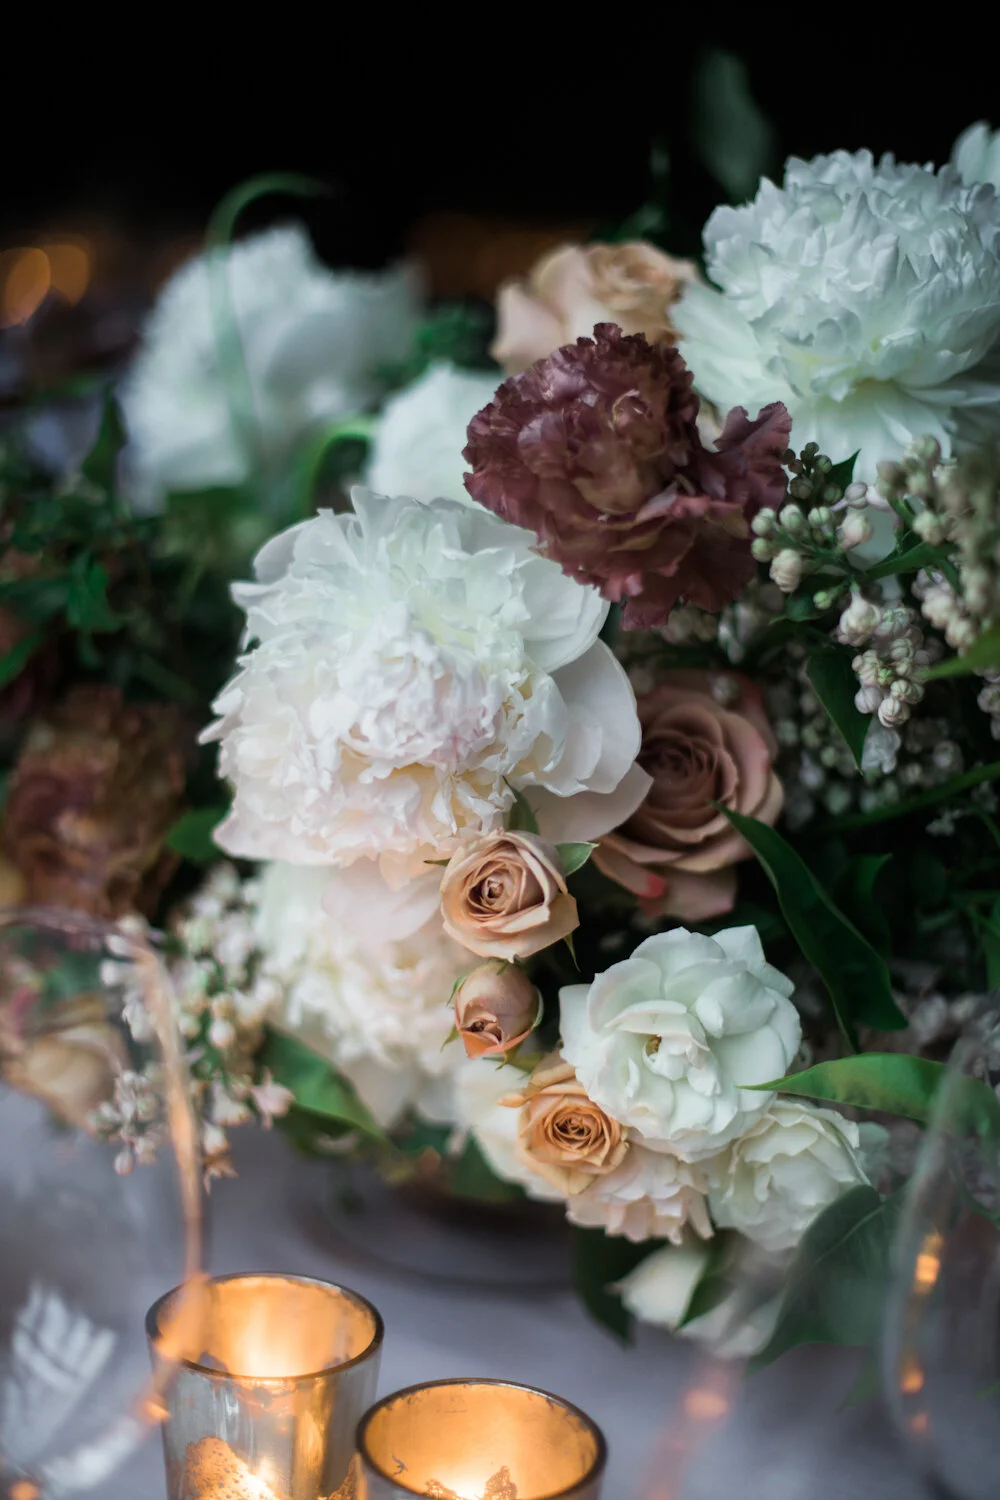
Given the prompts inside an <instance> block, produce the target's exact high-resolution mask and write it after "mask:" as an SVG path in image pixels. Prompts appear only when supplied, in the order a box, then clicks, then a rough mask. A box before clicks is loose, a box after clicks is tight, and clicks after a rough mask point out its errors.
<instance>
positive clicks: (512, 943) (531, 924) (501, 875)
mask: <svg viewBox="0 0 1000 1500" xmlns="http://www.w3.org/2000/svg"><path fill="white" fill-rule="evenodd" d="M441 915H442V917H443V918H444V925H445V930H446V931H447V932H448V934H449V936H450V937H453V938H454V939H455V940H456V942H459V943H461V944H462V945H463V946H464V947H466V948H468V949H469V951H470V953H478V954H480V956H481V957H483V958H506V959H512V958H527V957H528V956H529V954H532V953H538V952H539V950H540V949H542V948H548V947H549V946H550V945H551V944H552V943H555V942H558V940H559V939H560V938H563V937H566V936H567V935H568V934H569V933H571V932H572V931H573V930H574V928H576V927H578V926H579V925H580V919H579V917H578V915H577V910H576V902H575V900H574V899H573V897H572V896H571V895H570V894H569V892H568V891H567V889H566V877H565V875H564V874H563V869H562V863H561V861H560V859H559V854H558V851H557V850H556V848H555V845H554V844H547V843H546V842H545V840H544V839H540V838H539V837H538V835H537V834H533V833H491V834H487V835H486V837H485V838H481V839H476V841H475V842H474V843H472V844H467V845H466V846H465V847H464V848H463V849H460V850H459V851H458V853H457V854H454V855H453V856H452V858H451V860H450V861H449V864H448V867H447V869H446V870H445V872H444V879H443V880H442V882H441Z"/></svg>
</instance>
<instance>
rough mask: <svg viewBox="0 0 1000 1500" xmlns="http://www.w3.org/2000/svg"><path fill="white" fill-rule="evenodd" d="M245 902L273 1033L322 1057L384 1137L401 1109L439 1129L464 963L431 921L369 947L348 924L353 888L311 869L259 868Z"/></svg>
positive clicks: (356, 903) (358, 894) (356, 906)
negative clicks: (453, 1000) (250, 901)
mask: <svg viewBox="0 0 1000 1500" xmlns="http://www.w3.org/2000/svg"><path fill="white" fill-rule="evenodd" d="M254 895H255V899H254V923H253V935H254V939H255V942H256V945H257V948H258V951H259V955H260V965H261V973H262V974H263V975H265V976H266V977H267V979H268V980H270V981H272V982H273V984H274V988H275V991H276V993H277V994H279V995H280V997H281V998H280V1000H278V1001H277V1002H276V1004H275V1007H274V1009H273V1011H272V1016H271V1020H272V1023H273V1024H274V1025H276V1026H277V1027H278V1028H279V1029H281V1030H283V1031H288V1032H291V1033H293V1034H294V1035H296V1036H299V1037H300V1038H301V1039H302V1040H303V1041H305V1042H306V1043H308V1045H310V1046H311V1047H313V1048H314V1049H315V1050H316V1051H318V1052H321V1053H322V1054H323V1055H324V1056H326V1057H327V1058H329V1060H330V1061H331V1062H332V1063H333V1064H334V1066H335V1067H336V1068H337V1070H338V1071H339V1072H340V1073H342V1074H343V1075H344V1076H345V1077H346V1078H347V1079H348V1080H349V1081H350V1082H351V1083H352V1084H353V1085H354V1087H355V1089H356V1090H357V1092H358V1094H359V1096H360V1097H361V1099H362V1101H363V1102H364V1103H365V1104H366V1105H367V1106H368V1108H369V1109H370V1110H371V1112H372V1114H373V1115H374V1116H375V1118H376V1119H377V1120H378V1121H379V1123H380V1124H381V1125H383V1126H385V1127H386V1128H389V1127H391V1126H392V1125H394V1124H395V1123H396V1122H397V1121H398V1120H399V1118H400V1117H401V1115H402V1114H403V1113H404V1112H405V1110H406V1109H407V1108H410V1107H415V1108H417V1109H418V1110H419V1111H420V1112H421V1113H424V1114H426V1115H429V1116H430V1117H431V1118H434V1119H439V1118H442V1117H443V1118H444V1119H445V1120H446V1121H448V1122H450V1119H451V1114H450V1098H449V1096H450V1077H451V1074H452V1073H453V1072H454V1071H455V1069H456V1068H457V1067H459V1066H461V1065H462V1064H463V1063H464V1061H465V1053H464V1050H463V1048H462V1046H461V1044H460V1043H458V1042H456V1041H451V1042H449V1041H448V1038H449V1036H450V1035H451V1031H452V1028H453V1025H454V1019H455V1018H454V1012H453V1010H452V1007H451V1006H450V1005H449V1003H448V999H449V996H450V994H451V990H452V986H453V985H454V983H455V980H456V979H457V978H458V976H459V975H460V974H461V973H462V972H463V971H464V970H465V969H466V968H467V967H468V954H467V953H466V952H465V950H464V948H461V947H460V946H459V945H458V944H457V943H454V942H452V940H451V939H450V938H449V937H447V936H446V934H445V931H444V928H443V927H442V925H441V919H440V917H439V916H437V915H435V916H434V917H433V918H432V920H431V921H430V922H428V923H427V924H426V925H425V926H423V927H422V928H420V929H419V930H418V931H417V932H415V933H412V934H410V935H407V936H405V937H403V938H396V937H395V936H394V935H393V933H392V932H391V930H389V931H384V933H383V935H382V937H381V938H378V937H375V936H374V935H373V934H371V933H370V932H368V931H367V929H365V927H364V926H363V925H362V926H360V927H359V924H358V922H357V921H356V918H357V916H358V915H359V914H361V915H363V910H364V907H365V906H366V904H367V902H366V897H365V891H364V887H363V886H362V887H361V888H360V889H359V887H358V884H357V882H356V881H355V879H354V878H353V876H352V875H348V874H344V873H342V872H340V871H337V870H326V869H319V868H316V867H315V866H303V865H287V864H281V863H275V864H271V865H268V866H266V867H265V869H264V870H263V872H262V874H261V876H260V878H259V880H258V881H257V882H256V891H255V893H254Z"/></svg>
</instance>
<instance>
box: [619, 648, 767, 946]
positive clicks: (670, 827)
mask: <svg viewBox="0 0 1000 1500" xmlns="http://www.w3.org/2000/svg"><path fill="white" fill-rule="evenodd" d="M717 695H718V696H717ZM720 697H721V698H722V699H723V700H724V701H725V703H726V704H728V705H729V706H726V707H724V706H723V702H720V701H719V699H720ZM638 708H639V719H640V722H641V724H642V749H641V750H640V752H639V764H640V765H641V766H642V767H643V768H644V769H645V770H646V771H648V772H649V774H650V775H651V776H652V778H653V784H652V786H651V787H650V789H649V792H648V793H647V795H646V800H645V801H644V802H643V803H642V804H641V805H640V807H639V809H638V811H637V812H635V813H634V814H633V815H632V817H631V818H629V820H628V822H627V823H625V824H623V826H622V827H621V828H619V829H617V830H616V832H614V833H612V834H609V835H608V836H607V837H606V838H604V839H602V841H601V844H600V847H599V848H598V849H597V850H596V851H595V853H594V862H595V864H597V865H598V867H599V868H600V869H601V870H603V871H604V873H605V874H606V875H609V876H610V877H611V878H612V879H613V880H617V881H618V883H619V884H620V885H623V886H625V887H626V888H627V889H628V890H630V891H634V892H635V893H636V895H637V896H639V897H640V898H641V899H642V904H643V907H644V908H645V910H646V911H647V912H649V913H650V914H651V915H657V916H672V917H679V918H680V919H681V920H682V921H685V922H702V921H705V920H707V919H708V918H709V917H715V916H719V915H720V914H721V913H722V912H727V911H729V910H731V908H732V905H733V901H734V899H735V895H736V871H735V869H734V865H735V863H736V862H737V861H738V860H741V859H747V858H748V857H749V856H750V853H751V850H750V848H749V846H748V845H747V843H746V842H745V840H744V839H742V838H741V837H740V835H739V834H738V833H737V832H736V830H735V829H734V828H733V826H732V824H731V823H730V822H729V821H728V819H727V818H725V817H724V816H723V814H722V813H721V812H719V811H718V809H717V808H716V807H715V805H714V804H715V803H720V804H721V805H722V806H724V807H728V808H731V809H732V810H733V812H738V813H744V814H745V815H747V816H749V817H752V818H758V819H759V820H760V821H761V822H762V823H773V822H774V821H775V819H776V818H777V816H778V813H779V812H780V811H781V805H782V801H783V797H784V793H783V791H782V787H781V782H780V781H779V780H778V778H777V776H776V775H775V773H774V766H773V762H774V757H775V755H776V754H777V748H778V747H777V742H776V740H775V738H774V735H773V733H772V731H771V727H770V725H769V724H768V722H767V718H766V717H765V714H764V708H763V704H762V702H761V698H760V693H759V691H758V689H757V687H756V686H755V685H754V684H753V683H752V682H750V681H749V680H748V679H747V678H745V677H738V676H735V675H733V674H732V673H726V674H724V675H713V674H712V673H709V672H672V673H670V674H669V676H668V677H667V678H666V680H665V681H664V682H663V683H661V684H660V685H659V686H658V687H656V688H654V689H653V691H652V692H650V693H647V694H646V695H645V697H643V698H640V699H639V702H638Z"/></svg>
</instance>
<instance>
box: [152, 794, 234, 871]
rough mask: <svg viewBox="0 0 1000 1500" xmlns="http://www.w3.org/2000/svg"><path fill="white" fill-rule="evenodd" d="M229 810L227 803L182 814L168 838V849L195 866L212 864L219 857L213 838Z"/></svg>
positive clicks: (198, 808) (194, 809) (197, 808)
mask: <svg viewBox="0 0 1000 1500" xmlns="http://www.w3.org/2000/svg"><path fill="white" fill-rule="evenodd" d="M228 811H229V808H228V807H227V806H226V805H225V803H219V804H218V805H217V806H215V807H196V808H193V809H192V810H191V811H190V812H186V813H182V814H181V816H180V817H179V818H178V819H177V822H176V823H175V824H174V825H173V827H172V828H171V830H170V832H169V833H168V834H167V837H166V845H167V848H168V849H172V850H173V851H174V853H175V854H179V855H181V857H182V858H183V859H189V860H190V861H191V863H192V864H195V865H207V864H211V862H212V861H213V860H216V859H218V857H219V846H218V844H216V842H215V840H214V839H213V837H212V834H213V832H214V831H215V829H216V828H217V827H218V826H219V824H220V823H221V822H222V820H223V818H224V817H225V816H226V813H227V812H228Z"/></svg>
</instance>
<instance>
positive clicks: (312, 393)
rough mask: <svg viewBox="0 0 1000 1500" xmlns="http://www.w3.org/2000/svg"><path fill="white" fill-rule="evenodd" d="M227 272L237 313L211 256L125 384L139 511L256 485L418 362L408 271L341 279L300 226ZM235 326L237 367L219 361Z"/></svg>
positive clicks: (172, 284) (177, 297) (130, 468)
mask: <svg viewBox="0 0 1000 1500" xmlns="http://www.w3.org/2000/svg"><path fill="white" fill-rule="evenodd" d="M224 272H225V278H226V281H225V284H226V286H227V288H228V303H229V305H228V306H226V305H220V303H223V302H224V299H223V298H219V297H218V295H217V294H216V293H215V292H214V290H213V285H212V278H211V276H210V272H209V262H208V257H207V255H201V256H197V257H196V258H194V259H193V260H190V261H188V262H187V263H186V264H185V265H183V266H182V267H181V268H180V270H179V271H177V272H176V273H175V274H174V275H173V277H171V279H170V280H169V281H168V282H167V284H166V286H165V287H164V288H163V290H162V292H161V293H160V297H159V300H158V301H157V304H156V306H155V307H154V309H153V311H152V314H151V315H150V318H149V321H148V323H147V325H146V329H145V334H144V338H143V344H142V348H141V349H140V351H139V353H138V354H137V356H136V359H135V362H134V364H133V366H132V369H131V370H130V371H129V373H128V375H127V376H126V378H125V380H124V382H123V384H122V388H121V392H120V396H121V402H122V411H123V415H124V418H125V425H126V428H127V431H128V435H129V444H128V448H127V450H126V454H125V470H126V476H127V486H128V489H129V491H130V493H131V495H132V498H133V503H134V504H135V506H136V508H137V509H140V510H145V511H148V510H155V509H157V508H158V507H159V506H160V505H161V504H162V502H163V499H164V496H165V495H166V494H167V493H169V492H170V491H171V490H199V489H206V488H208V487H210V486H223V485H236V484H240V483H242V482H244V481H245V480H247V479H249V478H250V477H251V476H252V475H253V474H254V472H255V469H256V468H257V466H258V465H259V463H260V461H261V460H262V459H263V460H264V461H280V460H281V459H283V458H285V457H286V456H287V455H288V454H290V453H291V452H292V451H293V450H294V449H295V448H296V447H297V446H298V445H299V444H300V443H301V442H302V441H303V440H304V439H306V438H308V437H309V436H311V435H312V434H313V433H316V432H318V431H321V430H322V429H323V428H324V427H326V426H328V425H330V424H332V423H335V422H337V421H339V420H341V419H343V418H344V417H346V416H349V415H352V414H353V413H355V412H357V411H358V410H359V409H360V408H362V407H364V406H366V405H368V404H370V403H371V402H372V401H373V400H374V399H375V398H376V397H377V396H378V394H379V378H378V376H379V370H380V368H381V367H382V366H383V365H385V364H387V363H389V362H390V361H392V360H395V359H401V358H403V357H404V356H405V355H406V354H407V353H408V352H409V348H410V343H411V339H412V336H413V332H414V328H415V326H416V321H417V315H418V302H419V297H418V288H417V285H416V282H415V278H414V275H413V273H412V272H411V271H410V270H408V269H405V268H399V269H395V270H392V271H389V272H386V273H384V274H377V275H367V274H365V275H360V274H355V273H353V272H333V271H330V270H328V269H327V268H326V267H325V266H324V265H322V264H321V263H320V261H319V260H318V259H317V258H316V256H315V254H314V252H313V249H312V246H311V244H310V243H309V239H308V236H307V235H306V233H305V231H304V230H303V229H302V228H300V227H298V226H289V227H287V228H280V229H272V230H268V231H267V232H266V233H264V234H258V235H254V236H251V237H250V238H248V239H246V240H242V241H240V242H239V243H238V244H236V245H234V246H233V247H232V249H231V250H229V251H228V252H226V256H225V265H224ZM230 319H231V320H232V325H233V333H234V334H235V339H234V346H235V359H236V360H237V361H238V362H239V363H238V364H237V366H236V368H235V370H234V369H231V368H227V365H226V361H225V359H224V358H221V357H220V351H219V335H220V332H224V330H225V329H226V327H227V320H230ZM241 365H242V366H245V375H244V373H243V372H242V370H241V368H240V366H241ZM244 381H246V383H247V384H248V386H249V391H247V390H246V389H245V387H244Z"/></svg>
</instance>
